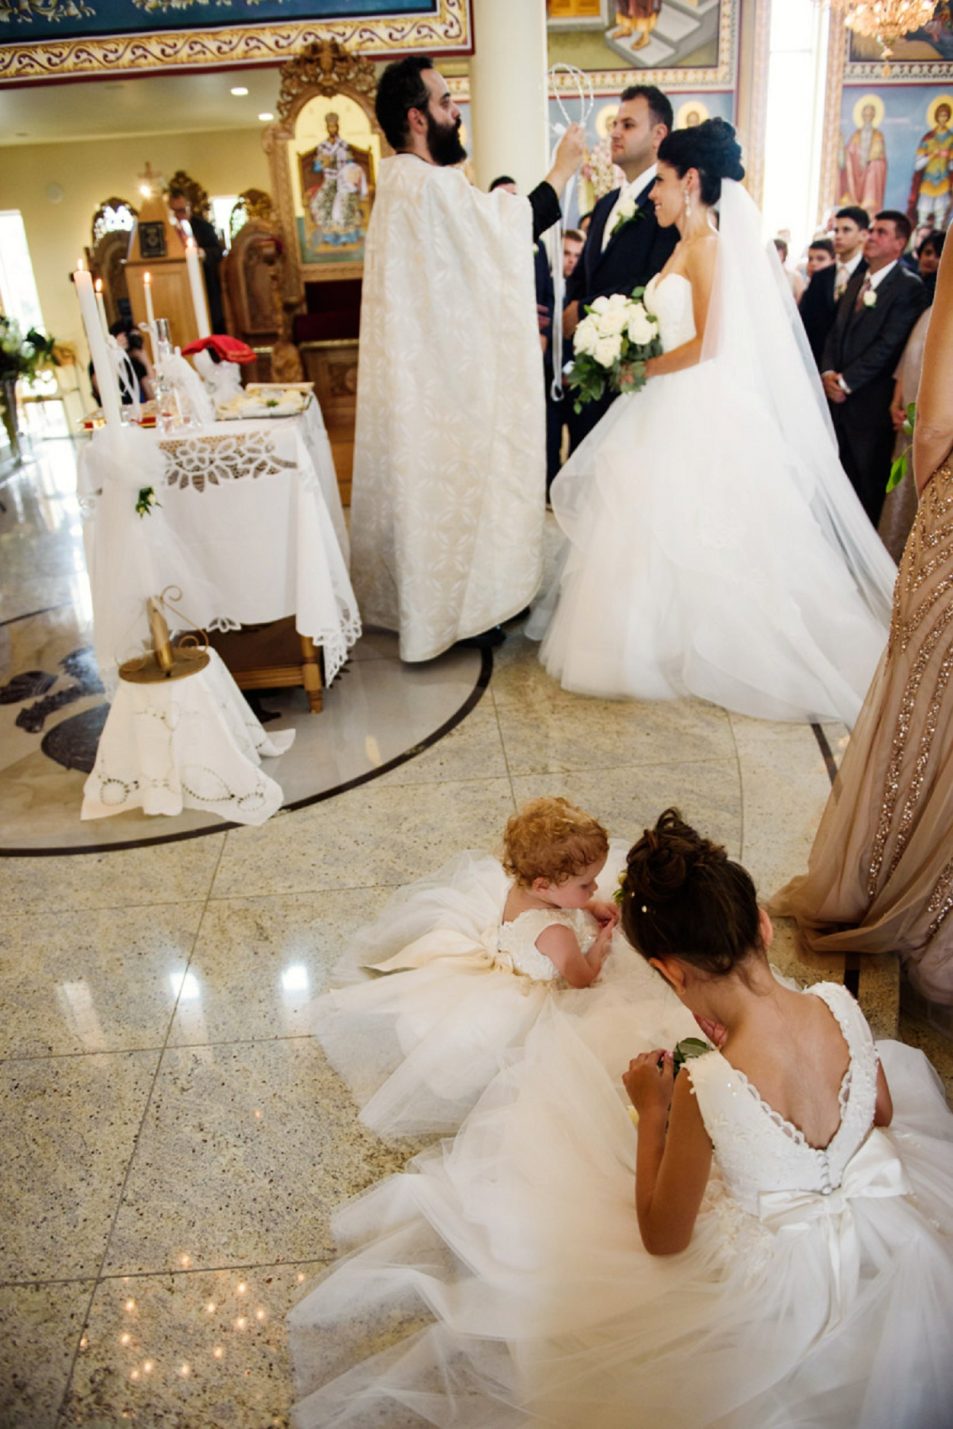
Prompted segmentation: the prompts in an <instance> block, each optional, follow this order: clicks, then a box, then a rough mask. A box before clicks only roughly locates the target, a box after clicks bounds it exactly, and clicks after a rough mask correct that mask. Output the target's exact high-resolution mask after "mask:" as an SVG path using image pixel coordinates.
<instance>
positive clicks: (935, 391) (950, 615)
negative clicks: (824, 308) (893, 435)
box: [771, 245, 953, 1006]
mask: <svg viewBox="0 0 953 1429" xmlns="http://www.w3.org/2000/svg"><path fill="white" fill-rule="evenodd" d="M951 369H953V252H951V251H950V245H948V246H947V249H946V250H945V251H944V254H943V258H942V260H941V264H940V271H939V277H938V281H937V289H936V298H935V301H934V305H933V313H932V317H931V320H930V330H929V332H928V335H927V342H926V350H925V354H924V363H923V376H922V378H921V382H920V391H919V397H918V402H917V418H916V429H915V434H914V450H913V456H914V476H915V479H916V483H917V490H918V493H919V497H920V504H919V507H918V510H917V515H916V519H915V520H914V523H913V529H912V531H911V532H910V536H909V539H908V541H907V545H906V548H905V550H904V553H903V559H902V561H901V563H900V571H899V574H898V576H897V583H896V587H895V591H894V602H893V617H892V620H891V626H890V638H889V642H888V645H887V649H886V652H885V654H884V657H883V660H882V661H881V664H880V666H879V668H878V670H877V672H876V674H875V675H874V679H873V683H872V684H871V686H870V689H869V691H868V693H867V698H866V700H865V702H864V706H863V709H862V711H861V714H860V717H859V719H858V721H857V724H856V726H855V728H854V732H853V734H852V736H851V740H850V744H849V746H848V748H847V752H846V754H845V756H844V761H843V765H842V767H841V770H840V773H839V775H838V777H837V780H836V783H835V785H834V789H833V791H832V793H831V797H830V799H829V800H828V804H827V808H826V809H825V811H824V816H823V818H822V819H821V824H820V828H819V829H818V832H817V837H816V838H815V840H814V847H813V849H812V850H811V855H810V859H809V862H808V872H807V874H806V875H804V876H802V877H800V878H796V879H794V880H793V882H791V883H789V884H788V885H787V887H785V888H783V889H782V890H781V892H780V893H778V894H776V895H775V897H774V899H773V900H772V904H771V908H772V911H773V912H777V913H781V914H786V915H788V916H792V917H794V918H795V919H796V920H797V923H798V931H799V934H800V937H801V939H802V942H803V943H804V945H805V946H806V947H807V948H808V949H809V950H811V951H813V952H860V953H887V952H896V953H899V955H900V957H901V959H902V961H903V964H904V967H905V969H906V972H907V976H908V977H909V979H910V981H911V983H912V984H913V986H914V987H915V988H916V989H917V991H919V992H920V993H922V994H923V995H924V996H926V997H927V998H929V999H931V1000H932V1001H934V1002H939V1003H943V1004H946V1005H947V1006H953V917H951V916H950V914H951V912H953V384H951V383H950V380H949V374H950V371H951ZM907 479H908V480H909V479H910V478H907Z"/></svg>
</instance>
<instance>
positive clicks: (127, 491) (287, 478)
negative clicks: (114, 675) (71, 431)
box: [78, 403, 360, 684]
mask: <svg viewBox="0 0 953 1429" xmlns="http://www.w3.org/2000/svg"><path fill="white" fill-rule="evenodd" d="M78 482H79V491H80V495H81V497H83V498H84V504H85V506H86V511H87V521H86V527H85V538H86V556H87V565H88V568H89V576H90V585H91V587H92V597H93V623H94V629H95V646H96V655H97V658H98V660H99V664H100V668H101V670H102V671H103V674H104V677H106V678H108V676H109V672H110V671H111V670H112V668H113V665H114V663H115V662H116V661H121V660H123V659H126V658H128V657H130V656H133V655H136V654H138V653H139V652H140V651H141V650H142V646H143V641H144V640H146V639H147V637H148V626H147V622H146V613H145V600H146V597H147V596H150V595H158V594H159V593H160V592H161V591H162V590H163V589H164V588H165V587H166V586H169V585H173V586H177V587H179V589H180V590H181V592H182V598H181V601H177V602H175V604H176V605H177V606H178V607H179V608H180V609H181V611H182V612H183V614H184V615H185V616H186V617H187V619H188V621H189V622H190V623H192V624H194V625H196V626H200V627H202V628H203V629H205V630H216V629H218V630H222V629H225V630H227V629H234V628H237V627H238V626H239V625H255V624H264V623H265V622H267V621H271V620H281V619H283V618H285V617H286V616H289V615H294V617H295V625H296V628H297V630H298V632H299V633H300V634H302V635H310V636H311V637H312V639H313V640H314V641H315V644H317V645H320V646H321V647H322V648H323V651H324V665H325V678H326V680H327V682H328V683H329V684H330V682H331V680H333V678H334V676H335V675H336V674H337V672H338V670H339V669H340V668H341V665H342V664H343V663H344V661H345V660H346V658H347V652H348V649H349V647H350V646H351V645H352V644H353V643H354V641H355V640H356V639H357V637H358V635H359V634H360V619H359V615H358V610H357V602H356V600H355V597H354V592H353V590H352V589H351V583H350V579H349V576H348V572H347V555H346V552H347V544H346V536H345V532H344V519H343V515H342V512H341V503H340V498H339V496H338V491H337V483H336V480H335V476H334V466H333V462H332V461H331V456H330V448H329V446H328V441H327V434H326V432H325V430H324V424H323V422H322V421H321V416H320V411H319V409H317V407H316V404H314V403H312V405H311V408H310V409H309V411H308V412H307V413H305V415H304V416H302V417H296V418H287V419H284V420H272V421H268V420H264V421H242V422H225V421H223V422H214V423H211V424H210V425H208V426H205V427H202V428H200V429H192V428H182V429H181V430H179V431H174V432H169V433H159V432H144V431H140V430H139V429H137V428H122V429H120V430H118V431H117V430H115V429H109V428H103V429H102V430H101V431H99V432H97V433H96V434H95V435H94V437H93V439H92V441H91V442H90V443H89V445H88V447H87V448H86V449H85V450H84V451H83V452H82V453H81V455H80V462H79V477H78ZM143 486H152V487H153V488H154V490H155V493H156V497H157V500H158V505H157V506H153V508H152V510H151V512H150V513H149V514H148V515H146V516H141V517H140V516H139V515H137V514H136V510H135V503H136V493H137V490H138V489H139V488H140V487H143ZM171 623H172V621H171V620H170V624H171Z"/></svg>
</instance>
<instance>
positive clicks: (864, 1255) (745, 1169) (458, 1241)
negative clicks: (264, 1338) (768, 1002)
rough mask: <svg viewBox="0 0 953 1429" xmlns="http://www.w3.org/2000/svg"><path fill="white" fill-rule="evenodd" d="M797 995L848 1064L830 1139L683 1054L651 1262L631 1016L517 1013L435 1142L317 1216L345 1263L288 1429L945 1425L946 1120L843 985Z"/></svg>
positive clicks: (618, 1011) (323, 1301) (312, 1321)
mask: <svg viewBox="0 0 953 1429" xmlns="http://www.w3.org/2000/svg"><path fill="white" fill-rule="evenodd" d="M804 995H805V996H809V995H813V996H817V997H819V998H821V999H823V1001H824V1002H825V1004H826V1005H827V1008H828V1010H829V1012H830V1014H831V1016H832V1017H833V1018H834V1019H835V1021H836V1023H837V1025H838V1027H839V1028H840V1032H841V1035H842V1036H843V1039H844V1042H845V1043H846V1046H847V1050H848V1053H849V1058H848V1067H847V1072H846V1074H845V1076H844V1078H843V1081H842V1083H841V1086H840V1098H839V1101H840V1112H841V1116H840V1124H839V1127H838V1129H837V1131H836V1132H835V1134H834V1136H833V1137H832V1138H831V1140H830V1142H829V1143H828V1145H827V1146H826V1147H824V1148H822V1149H821V1148H815V1147H812V1146H811V1145H809V1144H808V1142H807V1141H806V1139H805V1137H804V1136H803V1135H802V1134H801V1132H800V1131H799V1130H798V1129H797V1127H795V1126H793V1125H792V1124H791V1123H790V1122H788V1121H786V1120H785V1119H784V1118H783V1117H782V1116H780V1115H779V1114H778V1113H777V1112H775V1111H774V1110H773V1109H772V1108H771V1107H770V1106H769V1105H768V1104H767V1103H765V1102H764V1101H763V1100H762V1098H761V1096H760V1095H759V1093H758V1089H757V1087H756V1086H755V1085H754V1084H753V1083H751V1082H749V1081H748V1080H747V1078H745V1077H744V1076H743V1074H742V1073H740V1072H739V1071H738V1070H737V1069H736V1068H735V1067H733V1066H732V1065H731V1063H730V1062H729V1061H728V1060H727V1059H726V1058H725V1057H724V1056H723V1055H722V1054H721V1053H719V1052H716V1051H714V1050H712V1051H710V1052H708V1053H707V1054H705V1055H703V1056H700V1057H698V1058H697V1059H696V1060H695V1061H694V1062H690V1063H689V1064H688V1065H687V1068H686V1070H685V1072H682V1073H680V1074H679V1075H681V1076H685V1075H687V1076H689V1077H690V1079H691V1082H692V1086H693V1089H694V1092H695V1095H696V1097H697V1099H698V1106H699V1110H700V1112H701V1115H702V1118H703V1120H704V1123H705V1128H706V1130H707V1132H708V1134H709V1136H710V1138H711V1141H712V1145H713V1149H714V1159H713V1167H712V1174H711V1177H710V1180H709V1185H708V1188H707V1190H706V1193H705V1198H704V1201H703V1204H702V1208H701V1212H700V1214H699V1217H698V1220H697V1222H696V1225H695V1229H694V1232H693V1235H692V1239H691V1242H690V1244H689V1246H688V1247H687V1249H686V1250H684V1251H682V1252H681V1253H680V1254H678V1255H672V1256H659V1257H652V1256H649V1255H647V1254H646V1253H645V1251H644V1250H643V1249H642V1245H641V1241H640V1237H639V1230H638V1224H637V1221H636V1215H635V1208H634V1205H633V1195H632V1191H633V1179H634V1166H635V1154H636V1133H635V1132H634V1131H633V1127H632V1124H631V1121H630V1120H629V1117H628V1115H627V1113H626V1107H625V1105H624V1095H623V1093H622V1087H621V1084H620V1080H619V1073H620V1070H621V1069H622V1068H623V1067H625V1065H626V1063H627V1060H628V1057H629V1056H631V1055H633V1054H634V1053H635V1052H637V1051H640V1050H643V1049H644V1048H645V1043H642V1042H640V1037H639V1030H638V1028H633V1026H632V1016H631V1010H630V1009H628V1008H625V1007H612V1006H611V1005H609V1004H606V1003H603V1004H601V1005H598V1006H597V1005H595V1004H590V1005H589V1006H588V1007H587V1008H586V1009H585V1010H584V1011H583V1012H582V1013H581V1015H580V1016H579V1017H574V1018H567V1017H561V1018H555V1019H552V1020H550V1019H543V1020H541V1021H540V1022H538V1023H537V1025H536V1027H535V1028H534V1029H533V1031H532V1033H531V1035H530V1036H529V1038H528V1039H527V1041H526V1044H525V1047H524V1049H523V1053H522V1056H521V1057H519V1058H516V1059H514V1060H513V1061H512V1063H511V1064H510V1065H509V1066H508V1067H506V1068H505V1069H504V1070H503V1071H502V1072H501V1073H500V1074H499V1076H498V1077H497V1078H496V1079H495V1080H494V1082H493V1083H492V1084H491V1086H490V1087H489V1088H488V1089H487V1091H486V1093H485V1094H484V1096H483V1097H482V1098H481V1100H480V1102H479V1103H478V1104H477V1106H476V1108H475V1109H474V1111H473V1112H471V1114H470V1115H469V1116H468V1117H467V1119H466V1121H465V1122H464V1124H463V1126H462V1128H461V1130H460V1131H459V1133H458V1134H457V1136H456V1138H455V1139H454V1141H453V1143H452V1144H451V1143H449V1142H444V1143H443V1144H442V1145H439V1146H435V1147H433V1148H431V1149H429V1150H428V1151H426V1152H424V1153H423V1155H421V1156H418V1157H417V1158H416V1159H415V1160H414V1161H413V1162H411V1163H410V1165H409V1166H408V1168H407V1170H406V1172H405V1173H404V1174H402V1175H400V1176H394V1177H391V1178H390V1179H389V1180H387V1181H384V1182H383V1183H382V1184H381V1185H379V1186H378V1187H376V1188H375V1189H374V1190H372V1191H371V1192H370V1193H369V1194H368V1195H366V1196H364V1197H362V1198H360V1199H358V1200H357V1201H355V1202H352V1203H351V1204H350V1205H348V1206H347V1207H345V1208H344V1210H343V1211H342V1212H341V1213H340V1214H339V1215H338V1216H337V1217H336V1218H335V1222H334V1230H335V1234H336V1236H337V1237H338V1242H339V1244H343V1245H345V1246H348V1247H350V1248H351V1249H352V1253H351V1254H350V1255H349V1256H348V1257H347V1258H345V1259H342V1260H340V1261H338V1262H337V1263H336V1264H335V1265H334V1266H332V1267H330V1268H329V1271H328V1273H327V1274H326V1276H325V1277H324V1279H323V1280H322V1281H321V1282H320V1283H319V1284H318V1285H317V1286H316V1287H315V1288H314V1289H313V1290H312V1291H311V1292H310V1293H309V1294H308V1295H307V1296H306V1297H305V1298H304V1299H303V1300H302V1301H301V1303H300V1304H299V1305H298V1306H296V1307H295V1309H294V1310H293V1311H292V1313H291V1316H290V1323H289V1329H290V1337H291V1344H292V1350H293V1354H294V1361H295V1369H296V1374H297V1379H298V1388H299V1394H300V1396H301V1397H300V1399H299V1401H298V1403H297V1404H296V1406H295V1410H294V1413H293V1416H292V1422H293V1423H294V1425H295V1429H331V1426H335V1429H343V1426H351V1429H368V1426H371V1425H375V1426H377V1425H379V1426H381V1429H411V1426H414V1427H415V1429H419V1426H423V1425H430V1426H434V1425H435V1426H439V1429H443V1426H446V1429H543V1426H547V1429H553V1426H560V1429H654V1426H663V1425H664V1426H665V1429H702V1426H712V1429H715V1426H717V1429H835V1426H837V1429H940V1426H945V1425H947V1424H949V1412H948V1411H949V1408H950V1404H951V1403H953V1358H951V1355H950V1345H951V1344H953V1290H951V1286H953V1213H951V1209H950V1208H951V1204H953V1199H951V1198H953V1115H951V1114H950V1112H949V1110H948V1109H947V1107H946V1105H945V1102H944V1099H943V1092H942V1088H941V1086H940V1085H939V1082H938V1079H937V1078H936V1076H935V1074H933V1073H932V1071H931V1069H930V1067H929V1064H928V1063H927V1062H926V1060H925V1058H924V1057H923V1054H922V1053H921V1052H918V1051H915V1050H913V1049H912V1048H909V1047H904V1046H901V1045H900V1044H898V1043H894V1042H884V1043H879V1044H877V1046H876V1047H875V1046H874V1043H873V1041H872V1038H871V1034H870V1030H869V1028H868V1026H867V1024H866V1022H865V1020H864V1017H863V1015H862V1013H861V1012H860V1009H859V1008H858V1007H857V1005H856V1003H855V1002H854V1001H853V999H852V998H851V996H850V994H849V993H848V992H847V991H846V990H845V989H844V988H843V987H840V986H835V985H831V984H821V985H818V986H817V987H814V988H812V989H811V990H810V993H805V994H804ZM660 1030H661V1029H660ZM649 1045H650V1046H659V1045H670V1044H665V1043H662V1042H657V1041H656V1042H650V1043H649ZM878 1057H879V1059H880V1061H881V1062H882V1064H883V1066H884V1070H885V1072H886V1074H887V1078H888V1081H889V1083H890V1086H891V1089H892V1093H893V1097H894V1109H895V1116H894V1124H893V1125H892V1126H891V1127H890V1128H889V1129H887V1130H879V1129H874V1128H873V1127H872V1121H873V1115H874V1106H875V1100H876V1075H877V1061H878Z"/></svg>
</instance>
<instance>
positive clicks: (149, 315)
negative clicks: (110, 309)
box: [142, 268, 159, 367]
mask: <svg viewBox="0 0 953 1429" xmlns="http://www.w3.org/2000/svg"><path fill="white" fill-rule="evenodd" d="M142 291H143V293H144V294H145V299H146V331H147V332H148V334H149V351H150V352H151V354H152V365H153V367H154V366H155V364H156V362H157V360H158V356H159V343H158V340H157V338H156V310H155V308H154V307H153V306H152V274H151V273H150V272H149V270H148V268H147V269H146V271H145V272H144V273H143V275H142Z"/></svg>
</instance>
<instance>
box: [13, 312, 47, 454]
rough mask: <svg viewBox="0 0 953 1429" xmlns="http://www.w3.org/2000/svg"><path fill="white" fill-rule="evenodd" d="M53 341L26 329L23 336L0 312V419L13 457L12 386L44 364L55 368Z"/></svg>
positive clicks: (16, 444) (17, 436)
mask: <svg viewBox="0 0 953 1429" xmlns="http://www.w3.org/2000/svg"><path fill="white" fill-rule="evenodd" d="M55 349H56V342H55V340H54V339H53V338H51V337H46V336H45V335H44V334H43V333H41V332H37V330H36V328H32V327H31V328H30V330H29V332H28V333H27V334H26V336H24V334H23V330H22V328H21V327H20V324H19V323H18V322H17V321H16V320H15V319H14V318H8V317H4V316H3V315H2V314H0V418H2V420H3V425H4V427H5V428H6V431H7V436H8V437H9V439H10V447H11V449H12V451H13V455H14V458H15V459H16V460H17V461H19V459H20V434H19V431H18V430H17V405H16V385H17V382H19V381H21V380H22V381H24V382H33V381H34V380H35V378H36V377H37V375H38V373H40V372H43V371H45V369H46V368H48V367H58V366H59V363H60V359H59V356H58V355H57V352H56V350H55Z"/></svg>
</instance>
